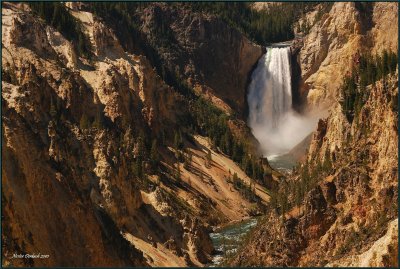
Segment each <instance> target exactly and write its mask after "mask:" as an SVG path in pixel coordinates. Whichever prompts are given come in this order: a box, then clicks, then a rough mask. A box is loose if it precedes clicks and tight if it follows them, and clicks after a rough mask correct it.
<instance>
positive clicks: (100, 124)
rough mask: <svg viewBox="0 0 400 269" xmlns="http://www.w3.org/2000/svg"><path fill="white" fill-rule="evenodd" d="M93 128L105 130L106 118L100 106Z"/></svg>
mask: <svg viewBox="0 0 400 269" xmlns="http://www.w3.org/2000/svg"><path fill="white" fill-rule="evenodd" d="M93 127H94V128H96V129H98V130H102V129H104V116H103V111H102V110H101V108H100V106H98V107H97V113H96V117H95V119H94V122H93Z"/></svg>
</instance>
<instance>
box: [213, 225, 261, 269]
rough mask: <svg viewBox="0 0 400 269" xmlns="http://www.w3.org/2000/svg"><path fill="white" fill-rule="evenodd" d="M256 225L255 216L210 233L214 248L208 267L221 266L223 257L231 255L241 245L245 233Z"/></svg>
mask: <svg viewBox="0 0 400 269" xmlns="http://www.w3.org/2000/svg"><path fill="white" fill-rule="evenodd" d="M256 225H257V218H250V219H247V220H244V221H242V222H239V223H235V224H231V225H228V226H226V227H224V228H222V229H220V230H219V231H218V232H215V233H211V234H210V237H211V240H212V242H213V245H214V248H215V250H216V251H217V252H218V253H217V254H216V255H214V257H213V259H212V263H211V264H210V267H216V266H222V265H223V264H222V263H223V261H224V258H228V257H231V256H232V255H233V254H235V253H236V251H237V250H238V248H239V247H240V246H241V245H242V243H243V241H244V239H245V238H246V235H247V234H248V233H249V232H250V231H251V229H252V228H254V227H255V226H256Z"/></svg>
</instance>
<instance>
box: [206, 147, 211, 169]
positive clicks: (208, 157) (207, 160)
mask: <svg viewBox="0 0 400 269" xmlns="http://www.w3.org/2000/svg"><path fill="white" fill-rule="evenodd" d="M211 162H212V159H211V150H210V149H207V154H206V167H207V168H210V167H211Z"/></svg>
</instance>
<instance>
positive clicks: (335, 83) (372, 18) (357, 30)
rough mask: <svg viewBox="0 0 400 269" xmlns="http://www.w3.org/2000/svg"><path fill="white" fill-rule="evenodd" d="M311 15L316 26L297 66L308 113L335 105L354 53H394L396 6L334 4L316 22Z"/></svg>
mask: <svg viewBox="0 0 400 269" xmlns="http://www.w3.org/2000/svg"><path fill="white" fill-rule="evenodd" d="M383 14H385V15H383ZM311 15H312V17H313V18H312V19H310V21H316V23H315V24H314V25H313V26H312V27H311V29H310V30H309V33H308V34H307V35H305V37H304V38H303V43H304V45H303V47H302V48H301V50H300V52H299V63H300V66H301V72H302V85H301V87H300V93H301V95H306V96H307V103H308V104H309V109H311V110H312V109H315V108H320V109H324V108H327V107H330V106H331V105H332V104H334V103H335V102H334V98H335V96H336V94H337V89H338V87H339V85H340V83H341V78H342V77H343V76H344V75H345V74H346V73H347V72H348V71H349V70H350V69H351V67H352V65H353V55H355V54H356V53H357V52H360V51H364V50H368V51H372V53H376V52H381V51H382V50H383V49H386V50H392V51H397V23H396V22H397V19H398V18H397V3H368V4H365V5H361V4H360V3H354V2H342V3H334V4H333V6H332V8H331V9H330V11H329V13H326V14H323V15H322V16H321V18H319V20H318V21H317V20H316V16H317V13H316V12H310V16H311ZM384 29H386V30H384Z"/></svg>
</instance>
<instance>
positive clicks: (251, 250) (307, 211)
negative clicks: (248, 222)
mask: <svg viewBox="0 0 400 269" xmlns="http://www.w3.org/2000/svg"><path fill="white" fill-rule="evenodd" d="M361 8H367V10H364V11H363V12H361ZM395 9H396V10H397V3H396V4H395V3H390V4H387V5H382V4H375V5H370V6H369V5H366V6H364V7H361V6H359V5H358V4H357V5H356V4H355V3H335V4H334V5H333V7H332V9H331V11H330V12H329V13H328V14H325V15H323V16H322V18H321V20H320V21H319V22H317V23H316V24H315V25H314V26H313V27H312V28H311V30H310V33H309V34H308V35H307V36H305V38H304V46H303V47H302V49H301V50H300V52H299V55H300V64H301V69H302V75H303V81H304V83H305V84H304V87H305V88H304V89H303V90H304V91H308V90H309V93H308V97H307V99H308V102H309V105H310V109H314V108H317V107H318V108H321V107H323V106H325V107H330V109H329V113H328V114H329V115H328V117H326V118H324V119H320V121H319V122H318V126H317V128H316V130H315V132H314V133H313V134H312V139H311V143H310V147H309V150H308V154H307V162H306V165H307V167H308V169H309V171H313V170H314V169H316V171H319V172H317V174H316V175H314V177H315V178H316V180H317V184H316V186H315V187H313V188H312V189H311V190H310V191H309V192H308V193H307V194H306V195H305V197H304V200H303V202H302V203H301V205H300V206H299V207H297V208H295V209H296V210H291V211H290V212H289V213H288V214H286V217H287V218H286V219H287V220H282V216H280V217H278V216H275V217H271V216H270V217H269V218H268V219H267V220H265V222H262V224H261V225H260V226H259V227H258V228H256V230H255V232H254V235H253V236H252V237H251V240H250V242H249V243H248V244H247V245H246V246H245V247H244V248H243V250H242V251H239V253H238V255H237V256H236V257H235V258H234V259H233V261H232V265H255V264H257V265H260V264H261V265H264V266H277V265H278V266H350V265H351V266H388V264H390V266H398V264H397V252H398V247H397V244H398V238H397V237H396V236H394V235H393V234H392V232H393V231H394V229H397V228H396V224H397V221H398V213H397V197H398V193H397V187H398V181H397V178H398V168H397V160H398V153H397V152H398V141H397V140H398V131H397V127H398V126H397V121H398V112H397V102H396V100H397V98H398V89H397V88H398V86H397V83H398V80H397V72H398V71H396V73H395V74H392V75H390V76H388V77H386V78H385V80H381V81H378V82H376V83H375V85H370V86H368V87H367V89H365V90H366V91H368V92H369V93H370V94H369V97H368V99H367V100H366V102H365V104H364V105H363V107H362V109H361V111H360V113H359V115H358V117H357V118H356V119H354V121H352V122H349V121H348V120H347V118H346V116H345V115H344V113H343V111H342V107H341V105H340V104H339V102H338V100H339V93H338V91H339V85H340V83H341V81H342V79H343V77H344V75H345V74H346V72H347V70H350V68H351V67H352V65H353V64H356V63H355V62H354V61H353V55H354V54H355V53H356V52H357V51H358V50H359V51H362V50H372V51H374V53H375V52H377V53H380V52H382V50H383V49H386V50H395V51H396V50H397V34H396V33H394V31H397V25H394V26H393V27H389V26H388V28H390V30H388V32H392V31H393V33H392V35H391V36H389V35H388V34H386V33H383V32H384V30H383V29H382V28H380V27H379V26H377V24H378V23H377V22H380V24H382V25H385V24H386V25H387V23H388V21H389V20H386V19H383V16H382V12H383V10H385V11H386V12H387V14H388V17H389V18H392V21H393V20H394V21H397V13H395V11H394V10H395ZM394 18H395V19H394ZM375 22H376V24H375ZM307 87H308V88H307ZM327 158H329V159H330V160H331V162H332V166H333V169H331V170H330V172H328V173H326V172H324V171H322V170H318V168H317V167H321V166H320V165H321V164H323V163H324V161H325V160H326V159H327ZM320 169H324V168H320ZM318 173H320V175H318ZM299 176H300V175H299ZM297 179H298V178H297V177H296V176H294V178H293V179H292V180H297ZM289 180H291V179H289ZM289 199H290V197H289ZM293 212H297V213H293ZM271 214H272V213H271ZM395 223H396V224H395ZM293 231H295V232H293ZM281 234H291V235H292V237H290V238H288V237H281ZM276 240H280V242H281V244H277V243H276ZM291 240H292V241H291ZM293 240H294V241H296V240H297V241H300V242H302V243H301V244H300V243H299V244H297V246H295V247H294V245H293V244H292V243H291V242H293ZM292 252H295V253H299V254H298V255H297V256H296V255H289V254H287V253H292Z"/></svg>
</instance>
